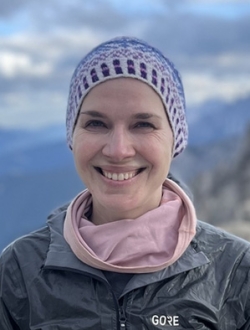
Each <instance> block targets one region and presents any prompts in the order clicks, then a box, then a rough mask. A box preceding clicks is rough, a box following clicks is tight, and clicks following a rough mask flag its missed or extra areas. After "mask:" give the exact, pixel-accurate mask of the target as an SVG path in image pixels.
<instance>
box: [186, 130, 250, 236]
mask: <svg viewBox="0 0 250 330" xmlns="http://www.w3.org/2000/svg"><path fill="white" fill-rule="evenodd" d="M249 145H250V125H249V127H248V128H247V130H246V132H245V134H244V136H243V138H242V140H241V146H240V148H239V149H238V154H237V157H235V159H234V161H233V162H225V163H223V164H220V166H216V167H215V168H214V169H213V170H210V171H207V172H203V173H201V174H200V175H199V176H198V177H197V178H196V180H195V181H193V184H192V191H193V194H194V196H195V199H194V204H195V206H196V210H197V214H198V216H199V217H200V218H201V219H204V220H205V221H207V222H210V223H212V224H216V225H219V226H221V227H223V228H225V229H226V230H229V231H231V232H233V233H235V234H236V235H239V236H241V237H243V238H245V239H248V240H250V149H249Z"/></svg>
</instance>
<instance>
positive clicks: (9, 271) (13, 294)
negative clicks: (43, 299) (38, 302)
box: [0, 246, 28, 330]
mask: <svg viewBox="0 0 250 330" xmlns="http://www.w3.org/2000/svg"><path fill="white" fill-rule="evenodd" d="M25 309H27V299H26V290H25V288H24V284H23V278H22V273H21V271H20V267H19V265H18V262H17V260H16V258H15V253H14V252H13V248H12V247H11V246H10V247H8V248H7V249H6V250H4V252H3V253H2V255H1V256H0V329H1V330H20V329H28V328H27V323H26V322H27V320H24V317H25V315H27V313H25V312H24V311H25Z"/></svg>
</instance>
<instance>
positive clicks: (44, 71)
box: [0, 51, 52, 78]
mask: <svg viewBox="0 0 250 330" xmlns="http://www.w3.org/2000/svg"><path fill="white" fill-rule="evenodd" d="M51 72H52V66H51V65H50V63H48V62H45V61H39V62H36V63H34V62H33V60H32V58H31V57H30V56H29V55H28V54H23V53H16V52H15V53H14V52H10V51H2V52H0V74H1V75H3V76H5V77H7V78H14V77H15V76H20V75H25V76H27V75H28V76H36V77H41V76H47V75H49V74H51Z"/></svg>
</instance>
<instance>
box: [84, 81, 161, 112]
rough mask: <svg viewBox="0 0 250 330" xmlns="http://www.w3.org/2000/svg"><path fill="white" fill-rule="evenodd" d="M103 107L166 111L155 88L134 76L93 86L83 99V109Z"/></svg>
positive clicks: (127, 110) (99, 108) (139, 110)
mask: <svg viewBox="0 0 250 330" xmlns="http://www.w3.org/2000/svg"><path fill="white" fill-rule="evenodd" d="M90 108H91V109H90ZM101 109H102V110H103V111H104V110H107V111H108V110H111V109H113V110H114V109H117V110H118V109H119V110H120V111H126V112H131V111H132V112H136V111H138V112H141V111H142V110H143V111H150V112H156V111H157V110H158V111H160V112H163V113H165V111H164V105H163V102H162V100H161V98H160V96H159V95H158V94H157V93H156V92H155V91H154V90H153V88H151V87H150V86H148V85H147V84H146V83H144V82H142V81H140V80H138V79H134V78H116V79H110V80H107V81H105V82H102V83H100V84H99V85H97V86H95V87H94V88H92V89H91V90H90V92H89V93H88V94H87V96H86V97H85V99H84V100H83V103H82V106H81V111H83V110H101ZM120 111H119V112H120ZM158 111H157V112H158Z"/></svg>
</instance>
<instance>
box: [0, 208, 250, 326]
mask: <svg viewBox="0 0 250 330" xmlns="http://www.w3.org/2000/svg"><path fill="white" fill-rule="evenodd" d="M64 218H65V207H64V208H61V209H58V210H57V212H56V213H54V214H53V215H51V216H50V218H49V219H48V223H47V226H46V227H44V228H42V229H40V230H38V231H36V232H34V233H31V234H30V235H27V236H25V237H22V238H20V239H18V240H16V241H15V242H14V243H12V244H11V245H10V246H8V247H7V248H6V249H5V250H4V251H3V253H2V255H1V259H0V329H1V330H14V329H21V330H30V329H32V330H80V329H84V330H98V329H100V330H101V329H103V330H112V329H124V330H125V329H129V330H145V329H149V330H151V329H152V330H157V329H197V330H198V329H199V330H204V329H211V330H212V329H213V330H216V329H217V330H236V329H238V330H249V329H250V244H249V243H248V242H246V241H244V240H241V239H239V238H236V237H234V236H232V235H229V234H227V233H225V232H223V231H221V230H219V229H217V228H215V227H213V226H210V225H208V224H205V223H203V222H198V224H197V234H196V236H195V238H194V239H193V241H192V242H191V244H190V246H189V247H188V249H187V250H186V251H185V253H184V254H183V255H182V257H181V258H180V259H179V260H178V261H176V262H175V263H174V264H173V265H171V266H169V267H167V268H166V269H164V270H162V271H158V272H155V273H151V274H137V275H134V276H132V277H131V279H130V280H129V282H128V283H127V284H126V286H125V287H124V290H123V292H122V294H121V295H120V297H118V298H117V297H116V295H115V294H114V292H113V289H112V286H111V285H110V283H109V282H108V280H107V278H106V277H105V275H104V273H103V272H102V271H100V270H97V269H94V268H91V267H89V266H88V265H86V264H83V263H82V262H81V261H80V260H78V259H77V258H76V257H75V255H74V254H73V253H72V251H71V249H70V247H69V246H68V244H67V243H66V241H65V240H64V238H63V234H62V230H63V222H64Z"/></svg>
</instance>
